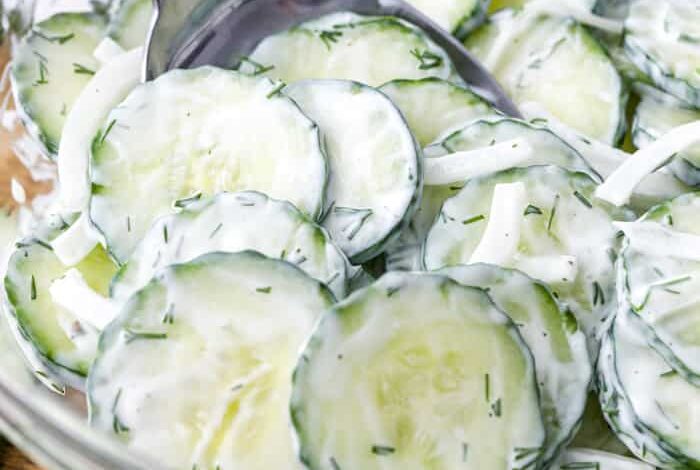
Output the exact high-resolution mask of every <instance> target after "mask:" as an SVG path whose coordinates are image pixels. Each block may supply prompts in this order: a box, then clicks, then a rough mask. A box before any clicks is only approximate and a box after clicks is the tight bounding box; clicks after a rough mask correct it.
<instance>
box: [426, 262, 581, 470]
mask: <svg viewBox="0 0 700 470" xmlns="http://www.w3.org/2000/svg"><path fill="white" fill-rule="evenodd" d="M439 273H440V274H444V275H446V276H449V277H451V278H452V279H454V280H455V281H457V282H459V283H460V284H463V285H467V286H474V287H480V288H482V289H486V290H487V291H488V293H489V296H490V297H491V299H493V301H494V303H495V304H496V306H497V307H498V308H500V309H501V310H503V311H504V312H505V313H506V314H507V315H508V316H509V317H510V318H511V319H512V320H513V322H514V323H515V324H516V325H517V326H518V329H519V331H520V334H521V335H522V336H523V339H524V340H525V343H526V344H527V346H528V347H529V348H530V351H532V355H533V357H534V359H535V371H536V374H537V384H538V387H539V391H540V398H541V400H542V405H541V406H542V417H543V419H544V425H545V431H546V440H545V445H544V452H543V453H542V462H543V463H542V465H543V467H544V468H546V467H547V466H548V465H549V464H551V462H552V461H553V460H555V459H556V458H557V457H558V455H559V453H560V452H561V450H562V449H563V448H564V447H565V446H566V445H567V444H568V443H569V442H570V441H571V439H572V438H573V437H574V434H575V432H576V430H577V428H578V425H579V424H580V422H581V419H582V416H583V411H584V407H585V405H586V398H587V396H588V386H589V384H590V382H591V373H592V368H591V362H590V359H589V358H588V350H587V349H586V336H585V335H584V334H583V332H581V331H580V330H579V329H578V324H577V322H576V319H575V318H574V317H573V315H572V314H571V313H569V312H567V311H566V310H564V309H563V308H562V307H560V306H559V304H558V303H557V301H556V299H555V298H554V296H553V295H552V293H551V292H550V290H549V288H547V287H546V286H545V285H544V284H541V283H539V282H536V281H533V280H532V279H531V278H529V277H528V276H526V275H525V274H522V273H520V272H519V271H514V270H510V269H503V268H499V267H497V266H492V265H487V264H477V265H472V266H455V267H451V268H445V269H443V270H441V271H439Z"/></svg>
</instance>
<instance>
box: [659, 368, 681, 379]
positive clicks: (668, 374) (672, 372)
mask: <svg viewBox="0 0 700 470" xmlns="http://www.w3.org/2000/svg"><path fill="white" fill-rule="evenodd" d="M677 375H678V372H676V371H675V370H673V369H671V370H667V371H666V372H664V373H663V374H661V375H659V377H662V378H668V377H675V376H677Z"/></svg>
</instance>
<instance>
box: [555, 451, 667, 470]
mask: <svg viewBox="0 0 700 470" xmlns="http://www.w3.org/2000/svg"><path fill="white" fill-rule="evenodd" d="M555 468H556V470H654V468H653V467H652V466H651V465H647V464H645V463H642V462H640V461H639V460H634V459H630V458H627V457H622V456H619V455H615V454H611V453H608V452H601V451H599V450H593V449H570V450H567V451H566V452H564V455H563V456H562V459H561V461H560V462H559V465H558V466H557V467H555Z"/></svg>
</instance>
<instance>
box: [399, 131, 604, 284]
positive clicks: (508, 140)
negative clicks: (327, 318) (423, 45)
mask: <svg viewBox="0 0 700 470" xmlns="http://www.w3.org/2000/svg"><path fill="white" fill-rule="evenodd" d="M513 144H516V145H520V146H522V147H525V146H527V147H529V149H530V151H529V153H528V154H526V155H524V156H523V158H521V159H520V160H519V161H512V160H511V161H508V160H506V158H504V155H505V151H507V150H510V149H511V146H512V145H513ZM497 145H498V146H497ZM503 146H505V148H504V147H503ZM480 149H485V150H487V151H488V152H489V153H488V154H486V155H478V158H476V159H475V160H476V161H474V162H471V163H469V164H468V165H466V167H467V169H468V170H469V172H470V173H471V174H472V175H478V174H487V173H490V172H492V171H498V170H499V169H507V168H511V167H527V166H532V165H542V164H554V165H558V166H561V167H564V168H567V169H570V170H574V171H584V172H587V173H589V174H591V175H594V176H595V175H596V173H595V171H594V170H592V169H591V168H590V167H589V166H588V164H587V163H586V162H585V160H583V158H582V157H581V156H580V155H579V154H578V152H576V150H574V149H573V148H572V147H570V146H569V145H567V144H566V143H565V142H564V141H563V140H561V139H560V138H559V137H557V136H556V135H555V134H553V133H552V132H551V131H549V130H548V129H547V128H544V127H542V126H538V125H532V124H529V123H527V122H524V121H521V120H517V119H512V118H498V117H494V118H488V119H479V120H475V121H474V122H472V123H471V124H469V125H467V126H466V127H464V128H463V129H461V130H457V131H455V132H453V133H452V134H449V135H447V136H446V137H445V138H444V139H443V140H442V141H440V142H436V143H434V144H433V145H430V146H428V147H427V148H426V149H425V151H424V154H425V156H426V157H427V158H426V159H425V165H426V166H427V165H430V164H431V163H433V162H439V157H444V156H446V155H455V154H458V153H459V152H469V151H477V150H480ZM501 151H503V152H501ZM450 158H453V157H450ZM479 163H481V164H479ZM438 166H439V163H438ZM595 177H596V178H597V176H595ZM464 179H465V178H460V180H459V181H455V182H454V183H452V184H446V185H440V186H432V185H426V186H425V188H424V189H423V199H422V200H421V203H420V206H419V208H418V210H417V212H416V215H415V216H414V217H413V219H412V220H411V223H410V224H409V226H408V228H407V229H406V230H404V231H403V232H402V233H401V237H400V239H399V240H398V242H397V243H395V244H394V246H392V248H391V249H390V250H389V256H388V257H387V266H388V268H389V269H390V270H412V269H420V268H421V266H422V260H421V255H420V247H421V245H422V244H423V242H424V241H425V237H426V236H427V234H428V231H429V230H430V227H432V225H433V223H434V222H435V218H436V217H437V216H438V214H439V213H440V208H441V207H442V204H443V203H444V202H445V200H446V199H447V198H449V197H451V196H454V195H455V194H456V193H457V191H459V190H460V189H461V187H462V186H463V185H464Z"/></svg>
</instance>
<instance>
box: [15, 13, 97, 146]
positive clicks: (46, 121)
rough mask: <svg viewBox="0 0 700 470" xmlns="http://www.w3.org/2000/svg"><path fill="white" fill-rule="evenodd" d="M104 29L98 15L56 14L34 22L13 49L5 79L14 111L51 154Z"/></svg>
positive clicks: (89, 74) (94, 65)
mask: <svg viewBox="0 0 700 470" xmlns="http://www.w3.org/2000/svg"><path fill="white" fill-rule="evenodd" d="M105 28H106V24H105V21H104V18H103V17H102V16H99V15H94V14H89V13H60V14H58V15H54V16H52V17H51V18H49V19H47V20H45V21H42V22H41V23H39V24H37V25H35V26H34V27H33V29H32V30H31V32H30V33H29V34H27V36H26V37H25V38H24V39H23V40H22V42H20V43H19V45H18V46H17V47H16V48H15V49H14V50H13V54H12V56H13V60H12V71H11V73H10V77H11V80H12V90H13V92H14V98H15V103H16V105H17V109H18V110H19V111H20V115H21V116H22V120H23V121H24V124H25V126H26V128H27V130H28V132H29V133H30V135H31V136H32V137H34V138H35V139H36V140H37V141H39V142H40V143H41V144H42V145H43V147H44V150H45V151H46V153H47V154H48V155H49V156H51V157H52V158H53V157H54V156H55V155H56V154H57V153H58V145H59V142H60V140H61V132H62V130H63V123H64V122H65V120H66V116H68V112H69V111H70V109H71V106H72V105H73V101H75V99H76V98H77V97H78V95H79V94H80V92H81V91H82V90H83V87H84V86H85V85H86V84H87V83H88V82H89V81H90V79H91V78H92V75H94V73H95V71H96V70H97V69H98V68H99V62H98V61H97V59H95V57H93V55H92V53H93V51H94V50H95V48H96V47H97V45H98V44H99V42H100V40H101V39H102V36H103V35H104V32H105Z"/></svg>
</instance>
